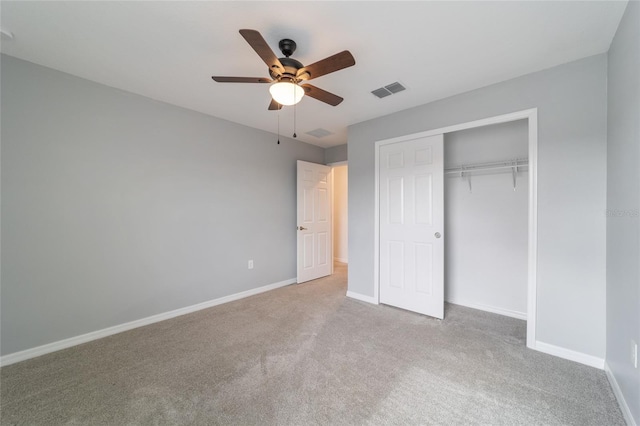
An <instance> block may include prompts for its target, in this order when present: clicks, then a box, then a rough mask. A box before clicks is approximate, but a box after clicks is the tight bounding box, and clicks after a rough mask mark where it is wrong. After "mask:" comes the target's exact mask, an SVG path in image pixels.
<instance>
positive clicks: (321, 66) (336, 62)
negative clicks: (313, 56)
mask: <svg viewBox="0 0 640 426" xmlns="http://www.w3.org/2000/svg"><path fill="white" fill-rule="evenodd" d="M355 64H356V60H355V59H354V58H353V55H352V54H351V52H349V51H348V50H345V51H342V52H340V53H336V54H335V55H333V56H329V57H328V58H324V59H323V60H321V61H318V62H315V63H313V64H311V65H308V66H306V67H304V68H300V70H298V73H297V77H298V78H300V79H302V80H311V79H313V78H318V77H320V76H323V75H325V74H329V73H332V72H335V71H339V70H341V69H344V68H348V67H350V66H353V65H355Z"/></svg>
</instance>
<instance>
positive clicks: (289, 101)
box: [269, 81, 304, 105]
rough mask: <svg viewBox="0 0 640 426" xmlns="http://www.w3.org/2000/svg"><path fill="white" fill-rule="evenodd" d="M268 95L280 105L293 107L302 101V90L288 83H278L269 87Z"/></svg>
mask: <svg viewBox="0 0 640 426" xmlns="http://www.w3.org/2000/svg"><path fill="white" fill-rule="evenodd" d="M269 93H271V97H272V98H273V100H274V101H276V102H277V103H279V104H280V105H295V104H297V103H298V102H300V101H301V100H302V97H303V96H304V90H303V89H302V87H300V86H298V85H297V84H295V83H292V82H290V81H279V82H277V83H274V84H272V85H271V87H269Z"/></svg>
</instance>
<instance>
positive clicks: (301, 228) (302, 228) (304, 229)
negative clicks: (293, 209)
mask: <svg viewBox="0 0 640 426" xmlns="http://www.w3.org/2000/svg"><path fill="white" fill-rule="evenodd" d="M298 229H299V230H300V231H306V230H307V228H305V227H304V226H298Z"/></svg>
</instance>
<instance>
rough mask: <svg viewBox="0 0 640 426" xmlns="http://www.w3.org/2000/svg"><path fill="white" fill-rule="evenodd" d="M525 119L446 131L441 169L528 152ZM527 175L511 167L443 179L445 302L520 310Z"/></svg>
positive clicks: (525, 271)
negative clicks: (512, 171)
mask: <svg viewBox="0 0 640 426" xmlns="http://www.w3.org/2000/svg"><path fill="white" fill-rule="evenodd" d="M528 130H529V126H528V123H527V120H518V121H512V122H510V123H503V124H496V125H492V126H485V127H480V128H476V129H468V130H462V131H459V132H453V133H448V134H446V135H444V164H445V168H448V167H452V166H460V165H469V164H477V163H486V162H495V161H509V160H513V159H516V158H527V157H528V156H529V153H528V147H529V144H528V140H529V137H528ZM528 185H529V180H528V173H527V172H526V171H525V172H519V173H518V176H517V180H516V191H514V190H513V176H512V174H511V170H501V171H491V172H489V174H482V175H480V174H477V175H474V176H472V177H471V188H472V190H471V192H470V191H469V185H468V181H467V178H464V179H461V178H460V177H459V176H457V175H446V177H445V180H444V210H445V217H444V226H445V229H444V235H445V254H444V260H445V270H444V276H445V300H447V301H449V302H452V303H457V304H460V305H465V306H470V307H475V308H477V309H484V310H488V311H491V312H500V313H503V314H505V315H506V314H508V315H518V314H519V315H521V316H526V312H527V276H528V269H527V260H528V256H527V254H528V239H529V238H528V233H527V230H528V225H527V224H528V216H529V198H528V196H529V190H528Z"/></svg>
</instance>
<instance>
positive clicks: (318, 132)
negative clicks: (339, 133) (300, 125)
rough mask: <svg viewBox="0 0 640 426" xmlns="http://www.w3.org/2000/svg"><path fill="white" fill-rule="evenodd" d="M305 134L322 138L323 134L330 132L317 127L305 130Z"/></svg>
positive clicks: (326, 134) (327, 134) (329, 133)
mask: <svg viewBox="0 0 640 426" xmlns="http://www.w3.org/2000/svg"><path fill="white" fill-rule="evenodd" d="M307 134H308V135H311V136H313V137H316V138H324V137H325V136H329V135H331V134H332V133H331V132H330V131H328V130H325V129H320V128H318V129H315V130H312V131H310V132H307Z"/></svg>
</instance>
